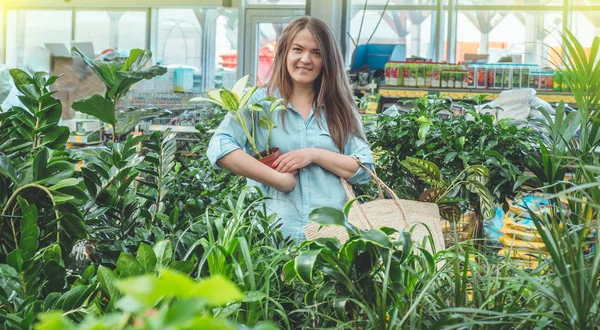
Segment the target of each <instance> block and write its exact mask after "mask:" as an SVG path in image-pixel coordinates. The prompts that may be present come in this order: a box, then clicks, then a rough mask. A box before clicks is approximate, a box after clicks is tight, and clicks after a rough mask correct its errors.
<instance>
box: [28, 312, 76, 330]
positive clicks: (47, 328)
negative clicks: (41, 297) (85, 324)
mask: <svg viewBox="0 0 600 330" xmlns="http://www.w3.org/2000/svg"><path fill="white" fill-rule="evenodd" d="M38 318H39V321H38V323H36V325H35V329H36V330H75V329H77V326H76V325H75V324H74V323H73V321H71V320H70V319H69V318H68V317H64V316H63V312H56V311H51V312H48V313H41V314H40V315H38Z"/></svg>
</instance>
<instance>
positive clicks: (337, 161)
mask: <svg viewBox="0 0 600 330" xmlns="http://www.w3.org/2000/svg"><path fill="white" fill-rule="evenodd" d="M310 163H315V164H317V165H319V166H321V167H322V168H324V169H326V170H328V171H330V172H332V173H334V174H335V175H337V176H339V177H340V178H344V179H348V178H350V177H352V176H353V175H354V174H355V173H356V171H357V170H358V167H359V166H358V163H357V162H356V160H355V159H354V158H352V157H351V156H347V155H343V154H340V153H337V152H333V151H329V150H326V149H319V148H304V149H298V150H293V151H290V152H287V153H285V154H283V155H281V156H280V157H279V158H278V159H277V160H275V162H274V163H273V166H274V167H275V170H276V171H278V172H281V173H286V172H288V171H297V170H299V169H301V168H304V167H306V166H308V165H309V164H310Z"/></svg>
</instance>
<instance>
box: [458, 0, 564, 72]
mask: <svg viewBox="0 0 600 330" xmlns="http://www.w3.org/2000/svg"><path fill="white" fill-rule="evenodd" d="M561 30H562V12H497V11H483V10H482V11H474V10H471V11H467V10H463V11H459V12H458V19H457V38H456V39H457V43H456V61H457V62H460V61H462V60H464V58H465V54H489V59H488V61H489V62H490V63H494V62H497V61H498V60H499V59H500V58H501V57H503V56H512V57H513V61H519V60H520V61H521V62H523V63H534V64H541V65H549V63H551V62H552V61H553V57H552V55H551V53H552V51H551V50H550V48H553V49H557V50H559V51H560V42H559V38H558V36H559V33H560V31H561ZM557 47H558V48H557ZM549 56H550V57H549Z"/></svg>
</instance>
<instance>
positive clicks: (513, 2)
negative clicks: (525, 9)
mask: <svg viewBox="0 0 600 330" xmlns="http://www.w3.org/2000/svg"><path fill="white" fill-rule="evenodd" d="M575 1H577V0H575ZM580 1H582V0H580ZM583 1H590V0H583ZM458 4H459V5H469V6H490V5H492V6H502V5H506V6H519V5H526V6H536V5H544V6H546V5H563V4H564V0H458Z"/></svg>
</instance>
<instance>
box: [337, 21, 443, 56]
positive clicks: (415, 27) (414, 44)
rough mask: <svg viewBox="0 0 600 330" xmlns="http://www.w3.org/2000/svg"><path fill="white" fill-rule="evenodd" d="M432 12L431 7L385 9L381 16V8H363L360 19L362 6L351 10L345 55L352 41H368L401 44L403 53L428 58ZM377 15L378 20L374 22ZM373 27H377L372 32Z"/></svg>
mask: <svg viewBox="0 0 600 330" xmlns="http://www.w3.org/2000/svg"><path fill="white" fill-rule="evenodd" d="M433 13H434V12H433V11H431V10H386V12H385V14H384V15H383V17H382V15H381V14H382V11H381V10H367V11H366V12H365V13H364V19H363V10H352V11H351V17H350V36H349V39H350V42H349V50H348V54H349V57H350V58H351V57H352V53H353V52H354V49H355V48H356V47H355V44H358V45H361V44H366V43H367V42H369V43H370V44H377V43H381V44H400V45H405V50H404V55H405V56H404V57H411V56H419V57H424V58H430V57H431V48H432V46H433V45H431V42H432V41H433V40H432V39H431V36H432V33H431V32H432V28H433V26H434V24H433V22H434V21H435V19H434V15H433ZM380 19H381V22H380V23H379V26H377V22H378V21H379V20H380ZM361 22H362V24H361ZM361 25H362V30H361ZM375 28H377V30H376V31H375V32H374V30H375ZM373 32H374V33H373ZM359 35H360V38H359ZM371 35H372V37H371ZM369 39H370V40H369Z"/></svg>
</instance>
